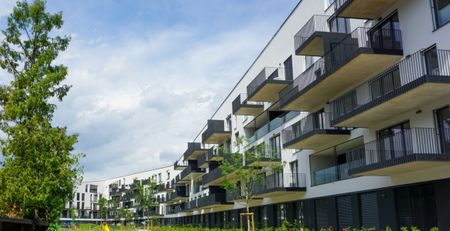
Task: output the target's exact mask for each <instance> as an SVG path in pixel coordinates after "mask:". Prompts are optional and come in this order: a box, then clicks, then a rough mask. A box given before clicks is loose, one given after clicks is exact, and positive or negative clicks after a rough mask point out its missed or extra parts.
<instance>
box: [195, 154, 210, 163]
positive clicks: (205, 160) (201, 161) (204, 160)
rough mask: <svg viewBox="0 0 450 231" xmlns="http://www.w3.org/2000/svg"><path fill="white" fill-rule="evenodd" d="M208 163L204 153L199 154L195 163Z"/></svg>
mask: <svg viewBox="0 0 450 231" xmlns="http://www.w3.org/2000/svg"><path fill="white" fill-rule="evenodd" d="M207 163H208V160H207V159H206V156H205V155H204V156H200V157H199V158H198V159H197V164H198V166H202V165H204V164H207Z"/></svg>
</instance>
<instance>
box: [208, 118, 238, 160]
mask: <svg viewBox="0 0 450 231" xmlns="http://www.w3.org/2000/svg"><path fill="white" fill-rule="evenodd" d="M230 138H231V131H230V130H228V129H227V130H225V122H224V121H223V120H208V127H207V128H206V130H205V131H204V132H203V133H202V141H203V143H204V144H223V143H225V142H226V141H227V140H229V139H230ZM207 151H208V150H206V152H207ZM206 152H205V153H206Z"/></svg>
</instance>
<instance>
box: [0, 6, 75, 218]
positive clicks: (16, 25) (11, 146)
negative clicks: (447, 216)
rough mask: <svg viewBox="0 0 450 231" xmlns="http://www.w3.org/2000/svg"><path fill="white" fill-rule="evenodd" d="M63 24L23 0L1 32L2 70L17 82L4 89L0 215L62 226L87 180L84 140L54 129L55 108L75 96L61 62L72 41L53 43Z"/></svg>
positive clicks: (62, 39)
mask: <svg viewBox="0 0 450 231" xmlns="http://www.w3.org/2000/svg"><path fill="white" fill-rule="evenodd" d="M62 25H63V19H62V14H61V13H55V14H52V13H48V12H46V9H45V2H44V1H43V0H35V1H34V2H32V3H27V2H26V1H23V2H17V5H16V6H15V7H14V9H13V12H12V13H11V15H10V16H9V18H8V23H7V26H6V29H5V30H3V31H2V33H3V35H4V39H3V40H2V41H1V43H0V67H1V68H2V69H4V70H5V71H6V72H7V73H9V74H10V76H11V82H10V83H9V84H7V85H4V86H0V108H1V110H0V129H1V130H2V131H3V133H4V136H2V138H1V143H0V150H1V153H2V155H3V157H4V161H3V163H2V169H1V171H0V191H1V192H2V193H1V194H0V216H7V217H13V218H31V219H35V220H41V221H42V220H43V221H48V222H55V221H56V220H57V219H58V217H59V213H60V211H61V210H62V209H63V208H64V204H65V203H66V202H67V201H69V200H70V198H72V197H73V192H74V188H75V187H76V185H77V183H79V182H80V181H81V172H82V168H81V167H80V165H79V162H78V160H79V158H80V157H82V156H83V155H82V154H73V153H72V151H73V146H74V145H75V144H76V143H77V135H69V134H68V133H67V128H66V127H55V126H53V125H52V123H51V122H52V119H53V113H54V112H55V110H56V105H55V104H54V102H56V101H62V100H63V98H64V97H65V96H66V95H67V93H68V91H69V89H70V86H68V85H65V84H63V83H62V82H63V80H64V79H65V77H66V75H67V68H66V67H65V66H64V65H57V64H55V62H54V61H55V59H56V58H57V57H58V54H59V53H60V52H62V51H64V50H66V48H67V46H68V44H69V41H70V38H69V37H67V36H63V37H61V36H54V35H55V34H56V30H58V29H60V28H61V26H62ZM52 102H53V103H52Z"/></svg>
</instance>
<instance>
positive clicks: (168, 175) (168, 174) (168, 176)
mask: <svg viewBox="0 0 450 231" xmlns="http://www.w3.org/2000/svg"><path fill="white" fill-rule="evenodd" d="M167 180H170V172H169V171H167Z"/></svg>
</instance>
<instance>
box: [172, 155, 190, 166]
mask: <svg viewBox="0 0 450 231" xmlns="http://www.w3.org/2000/svg"><path fill="white" fill-rule="evenodd" d="M189 155H190V154H189ZM189 155H188V156H189ZM185 156H186V153H185ZM186 167H187V165H186V163H180V162H179V161H178V160H177V161H175V163H174V164H173V168H174V169H178V168H186Z"/></svg>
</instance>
